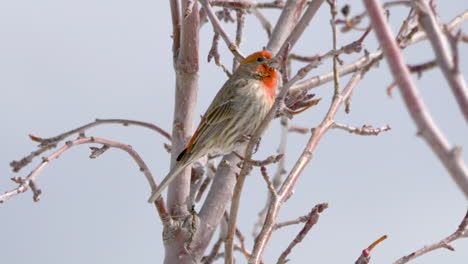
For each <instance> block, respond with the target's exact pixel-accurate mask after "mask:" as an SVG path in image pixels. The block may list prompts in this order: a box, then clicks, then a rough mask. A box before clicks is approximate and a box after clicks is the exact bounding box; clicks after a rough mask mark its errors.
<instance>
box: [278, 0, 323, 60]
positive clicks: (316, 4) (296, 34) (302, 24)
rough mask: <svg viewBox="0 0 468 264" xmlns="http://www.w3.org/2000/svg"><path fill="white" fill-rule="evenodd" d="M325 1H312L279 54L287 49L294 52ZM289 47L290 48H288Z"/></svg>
mask: <svg viewBox="0 0 468 264" xmlns="http://www.w3.org/2000/svg"><path fill="white" fill-rule="evenodd" d="M323 1H325V0H312V1H311V2H310V3H309V6H308V7H307V9H306V11H305V12H304V15H303V16H302V17H301V19H300V20H299V22H298V23H297V25H296V26H295V27H294V30H293V31H292V32H291V34H289V36H288V38H287V39H286V40H285V41H284V42H283V44H282V46H281V48H280V49H279V51H278V54H283V52H284V50H285V49H289V50H292V47H293V46H294V44H296V42H297V40H298V39H299V38H300V37H301V35H302V33H303V32H304V30H305V29H306V27H307V26H308V25H309V23H310V21H311V20H312V18H313V17H314V16H315V13H316V12H317V10H318V9H319V8H320V6H322V4H323ZM273 36H274V35H272V38H273ZM288 46H289V47H288Z"/></svg>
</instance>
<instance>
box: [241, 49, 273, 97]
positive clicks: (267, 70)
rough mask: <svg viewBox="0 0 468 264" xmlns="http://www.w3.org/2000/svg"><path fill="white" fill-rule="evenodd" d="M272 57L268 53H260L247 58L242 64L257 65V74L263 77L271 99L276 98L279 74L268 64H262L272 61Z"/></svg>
mask: <svg viewBox="0 0 468 264" xmlns="http://www.w3.org/2000/svg"><path fill="white" fill-rule="evenodd" d="M271 58H272V55H271V54H270V53H269V52H268V51H264V50H263V51H258V52H255V53H253V54H251V55H249V56H248V57H247V58H245V59H244V60H243V61H242V62H241V64H248V63H255V64H256V66H254V67H255V68H254V70H255V72H256V73H257V74H258V75H260V76H261V80H262V82H263V84H264V85H265V88H266V89H267V92H268V94H269V95H270V96H271V98H275V90H276V85H277V82H278V73H277V72H276V70H275V69H273V68H271V67H270V66H269V65H268V64H266V63H262V62H266V61H267V60H268V59H271Z"/></svg>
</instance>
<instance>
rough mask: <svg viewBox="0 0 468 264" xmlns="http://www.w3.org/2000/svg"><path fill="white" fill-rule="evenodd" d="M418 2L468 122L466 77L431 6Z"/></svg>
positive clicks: (424, 25) (421, 22)
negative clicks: (456, 61)
mask: <svg viewBox="0 0 468 264" xmlns="http://www.w3.org/2000/svg"><path fill="white" fill-rule="evenodd" d="M417 3H418V7H419V9H418V18H419V19H418V20H419V22H420V24H421V25H422V27H423V29H424V31H426V33H427V36H428V39H429V42H430V43H431V46H432V49H433V50H434V53H435V55H436V60H437V64H438V65H439V66H440V68H441V69H442V72H443V74H444V76H445V79H446V80H447V82H448V83H449V85H450V88H452V92H453V95H454V96H455V99H456V100H457V103H458V106H459V107H460V110H461V112H462V113H463V116H464V117H465V120H466V121H467V122H468V88H467V86H466V81H465V78H464V77H463V74H462V73H461V72H460V71H458V70H457V69H458V67H456V65H457V64H456V63H454V60H453V59H454V54H453V52H452V50H451V48H450V44H449V42H448V40H447V37H446V36H445V34H444V33H443V32H442V29H441V27H440V25H439V24H438V23H437V21H436V18H435V16H434V14H433V12H432V11H431V8H430V7H429V5H428V4H427V2H426V1H424V0H417ZM456 57H457V56H456ZM467 195H468V193H467Z"/></svg>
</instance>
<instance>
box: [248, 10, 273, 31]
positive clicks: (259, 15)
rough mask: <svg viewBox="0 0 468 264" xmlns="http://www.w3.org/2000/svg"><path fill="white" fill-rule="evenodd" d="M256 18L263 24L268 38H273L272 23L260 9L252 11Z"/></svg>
mask: <svg viewBox="0 0 468 264" xmlns="http://www.w3.org/2000/svg"><path fill="white" fill-rule="evenodd" d="M252 12H253V14H254V16H255V17H256V18H257V19H258V21H260V24H262V27H263V29H265V31H266V33H267V36H268V37H270V36H271V30H272V29H271V28H272V26H271V23H270V21H268V19H267V18H266V16H265V15H264V14H263V13H262V12H261V11H260V10H258V9H256V8H255V9H253V10H252Z"/></svg>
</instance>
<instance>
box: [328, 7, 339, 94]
mask: <svg viewBox="0 0 468 264" xmlns="http://www.w3.org/2000/svg"><path fill="white" fill-rule="evenodd" d="M328 4H329V5H330V14H331V20H330V24H331V27H332V32H333V34H332V36H333V37H332V38H333V51H336V47H337V40H336V39H337V33H336V24H335V18H336V14H337V13H338V12H337V11H336V0H328ZM338 63H339V59H338V55H333V83H334V88H335V89H334V96H338V94H339V93H340V75H339V73H338Z"/></svg>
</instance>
